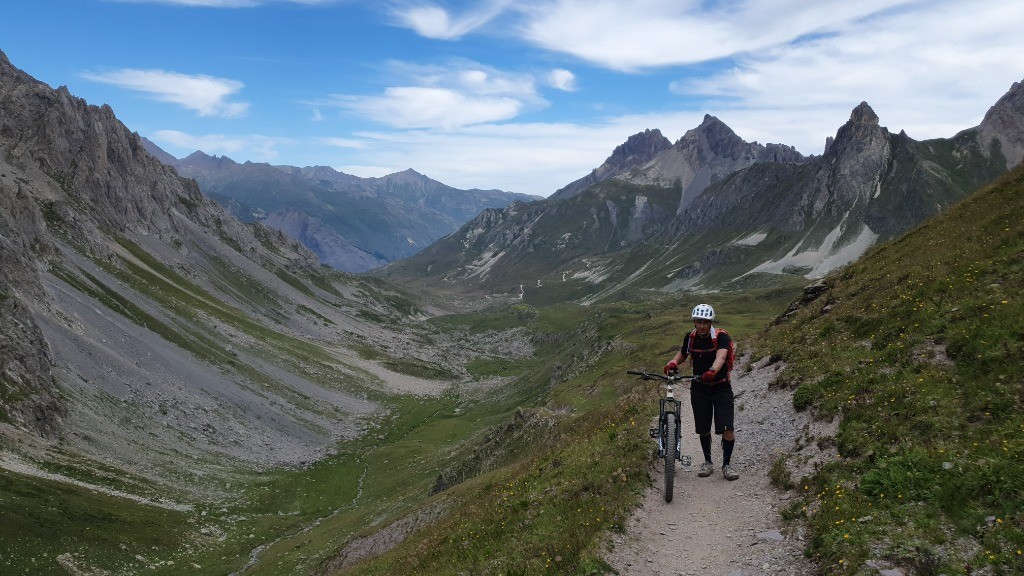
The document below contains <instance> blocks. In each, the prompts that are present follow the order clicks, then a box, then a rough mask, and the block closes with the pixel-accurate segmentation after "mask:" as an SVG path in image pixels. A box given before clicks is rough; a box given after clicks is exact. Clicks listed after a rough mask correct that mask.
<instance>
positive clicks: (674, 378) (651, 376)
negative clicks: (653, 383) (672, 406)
mask: <svg viewBox="0 0 1024 576" xmlns="http://www.w3.org/2000/svg"><path fill="white" fill-rule="evenodd" d="M626 374H633V375H634V376H639V377H640V379H641V380H653V379H655V378H661V379H662V380H664V381H665V382H678V381H680V380H686V379H687V378H689V379H690V380H691V381H692V380H694V379H696V378H700V376H694V375H692V374H686V375H683V374H672V375H670V376H665V375H662V374H657V373H655V374H651V373H650V372H642V371H640V370H626Z"/></svg>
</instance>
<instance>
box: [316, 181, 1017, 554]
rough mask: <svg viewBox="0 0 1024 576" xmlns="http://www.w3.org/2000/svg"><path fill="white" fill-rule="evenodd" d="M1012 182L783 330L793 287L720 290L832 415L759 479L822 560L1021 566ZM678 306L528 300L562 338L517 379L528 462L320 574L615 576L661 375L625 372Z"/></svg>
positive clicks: (467, 487) (802, 311)
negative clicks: (526, 404)
mask: <svg viewBox="0 0 1024 576" xmlns="http://www.w3.org/2000/svg"><path fill="white" fill-rule="evenodd" d="M1022 192H1024V172H1022V171H1020V170H1018V171H1017V172H1015V173H1013V174H1012V175H1009V176H1007V177H1005V178H1004V179H1002V180H1001V181H1000V182H998V183H997V184H995V185H992V186H990V187H987V188H985V189H983V190H981V191H979V192H978V193H976V194H974V195H973V196H971V197H970V198H969V199H968V200H966V201H965V202H963V203H961V204H960V205H958V206H956V207H954V208H953V209H951V210H949V211H948V213H946V214H944V215H941V216H940V217H937V218H935V219H933V220H932V221H930V222H928V223H927V224H925V225H923V226H921V227H920V228H918V229H916V230H914V231H913V232H911V233H909V234H908V235H906V236H905V237H902V238H900V239H898V240H896V241H894V242H890V243H888V244H885V245H883V246H881V247H880V248H878V249H875V250H873V251H872V252H871V253H870V254H869V255H868V256H866V257H865V258H864V259H863V261H862V262H860V263H858V264H856V265H854V266H851V267H849V268H846V269H844V270H842V271H841V272H839V273H837V274H836V275H833V276H832V277H830V278H828V279H827V280H826V282H827V285H828V286H829V287H830V289H829V290H828V291H827V292H825V293H824V294H823V295H821V296H819V297H818V298H817V299H816V300H814V301H812V302H810V303H809V304H806V305H804V306H803V307H801V308H799V309H797V310H796V311H795V312H794V313H792V314H790V315H789V316H787V319H786V320H785V321H783V322H782V323H780V324H779V325H776V326H773V327H770V328H767V329H765V328H763V327H764V326H766V325H768V324H769V323H770V322H771V319H772V317H773V316H774V315H775V314H777V313H779V312H780V311H782V310H784V309H785V304H786V302H788V301H791V300H792V298H793V296H794V291H793V290H792V289H779V290H775V291H771V292H763V291H762V292H747V293H744V294H735V295H732V296H724V295H719V297H720V298H721V299H722V302H721V304H720V313H721V314H723V315H727V316H728V317H729V318H732V319H736V320H738V325H735V326H733V325H731V326H730V330H731V331H732V332H733V333H734V334H737V335H739V337H740V338H742V339H743V341H744V343H745V345H747V344H748V343H749V344H750V345H753V346H755V347H756V348H757V349H758V354H760V355H764V356H769V355H770V356H773V357H774V358H775V359H778V360H782V361H784V362H785V363H786V366H787V368H786V370H785V371H784V372H783V374H782V376H781V377H780V379H779V384H780V385H782V386H791V387H793V388H794V389H795V390H794V404H795V405H796V407H797V408H798V409H802V410H811V411H813V413H814V415H815V416H816V417H818V418H821V419H839V432H838V435H837V436H836V438H835V439H825V440H821V442H822V443H824V444H826V446H823V447H824V448H835V449H837V450H838V454H839V456H838V457H837V458H836V459H835V461H834V462H831V463H828V464H826V465H825V466H823V467H822V468H821V469H820V470H819V471H818V472H816V473H815V474H814V475H813V476H810V477H807V478H795V477H793V476H792V472H791V470H795V469H796V466H795V465H796V464H798V463H799V462H798V460H797V458H799V455H797V456H791V457H789V459H788V460H787V459H786V458H783V459H781V460H780V461H779V462H778V463H777V465H776V466H775V467H773V470H772V474H771V476H772V478H773V481H775V482H776V483H777V484H778V485H779V486H780V487H782V488H787V489H790V490H792V491H793V492H794V493H795V497H794V498H793V500H791V501H792V502H793V504H792V505H791V506H790V507H789V508H788V509H787V510H786V511H785V516H786V517H787V518H789V519H791V520H792V521H793V522H806V523H807V527H808V528H809V532H810V535H811V538H810V539H809V540H808V547H807V550H806V553H807V554H808V555H810V556H812V557H813V558H814V559H815V561H816V562H818V563H819V566H820V568H821V570H822V573H826V574H856V573H859V571H862V570H863V569H864V566H865V562H866V561H867V560H869V559H884V560H886V561H889V562H892V563H894V564H896V565H899V566H904V567H911V568H913V569H914V570H915V573H918V574H954V573H964V571H965V567H967V568H966V570H967V572H971V571H973V570H985V571H986V572H987V573H993V574H1019V573H1021V572H1022V571H1024V557H1022V552H1021V551H1022V550H1024V513H1022V512H1021V510H1024V506H1022V504H1024V502H1022V499H1024V493H1022V489H1021V483H1020V480H1019V479H1020V478H1021V477H1024V469H1022V468H1024V466H1022V464H1021V458H1022V456H1024V411H1022V410H1021V408H1022V406H1021V404H1022V402H1024V378H1022V375H1024V371H1022V370H1021V368H1020V361H1021V356H1022V344H1021V341H1022V331H1024V322H1022V306H1021V301H1020V299H1019V296H1018V295H1019V294H1020V293H1021V290H1022V288H1024V287H1022V286H1021V284H1022V271H1021V262H1022V258H1021V256H1022V255H1024V223H1022V221H1021V217H1020V216H1021V214H1024V210H1022V208H1024V206H1022V205H1021V204H1022V202H1024V194H1022ZM684 300H685V297H682V298H678V299H677V298H675V297H673V298H668V297H666V299H665V300H663V301H658V302H652V301H645V302H634V303H623V302H620V303H617V304H607V305H597V306H592V307H589V308H575V307H574V308H568V307H565V308H557V307H553V308H541V309H538V310H534V309H532V308H529V307H528V306H525V305H520V306H519V310H520V312H521V314H520V315H519V318H520V320H522V321H523V322H524V323H525V324H526V325H529V326H531V328H532V329H533V330H535V331H537V333H538V334H551V335H552V339H551V341H550V342H549V344H550V345H551V346H550V347H551V348H556V349H558V350H559V352H558V353H557V354H556V355H555V356H553V357H549V358H548V359H547V360H545V361H543V362H540V363H539V364H538V365H537V366H536V367H535V370H534V372H532V373H527V374H524V376H523V378H524V379H525V380H520V383H522V382H524V381H529V380H535V381H536V385H537V386H541V385H545V386H546V389H541V390H538V392H539V395H538V396H537V399H536V404H535V405H534V406H533V407H532V408H530V409H529V410H530V411H534V412H538V413H544V414H548V415H552V414H563V417H561V418H557V419H556V418H552V423H551V425H550V428H548V429H544V430H542V431H541V432H540V433H537V432H536V431H535V433H534V435H533V436H531V437H530V438H531V440H532V441H533V442H534V444H533V445H532V446H531V449H532V452H527V454H529V455H528V456H524V457H520V458H518V459H514V462H515V463H514V464H511V465H508V466H505V467H501V468H497V469H495V470H493V471H491V472H489V473H486V474H483V475H481V476H478V477H475V478H472V479H470V480H468V481H466V482H464V483H463V484H460V485H458V486H455V487H453V488H451V489H450V490H449V492H448V493H447V497H448V498H454V499H455V500H457V501H458V504H456V505H455V507H454V509H453V512H452V513H451V514H449V515H448V516H447V517H446V518H445V519H444V520H442V521H441V522H440V523H439V524H437V525H434V526H431V527H428V528H426V529H424V530H422V531H420V532H418V533H416V534H414V535H413V536H412V537H411V538H409V539H408V540H407V541H406V542H404V543H403V544H401V545H400V546H398V547H397V548H396V549H395V550H393V551H392V552H390V553H388V554H385V555H383V556H381V557H379V558H376V559H372V560H368V561H366V562H364V563H362V564H358V565H356V566H354V567H351V568H347V569H345V570H337V567H334V568H335V569H326V567H325V569H324V570H323V573H345V574H349V573H351V574H393V573H402V571H403V570H404V569H408V567H410V566H415V567H416V569H417V570H418V571H422V572H428V571H429V572H433V573H438V574H459V573H466V574H477V573H492V574H534V573H544V572H550V573H559V574H601V573H609V571H610V568H609V567H608V566H606V565H604V564H603V562H602V561H601V560H600V554H599V553H598V551H597V549H596V546H597V544H596V542H598V539H599V535H600V534H602V533H605V532H606V531H608V530H612V531H616V530H622V529H623V523H624V520H625V518H626V517H628V513H629V512H630V510H631V509H632V508H633V507H634V506H636V505H637V503H638V501H639V497H640V495H641V494H642V492H643V490H644V489H645V488H646V487H647V486H648V485H649V483H650V482H651V479H650V477H649V476H648V470H649V468H648V466H649V460H648V458H649V452H648V451H647V450H646V449H645V446H647V444H646V442H649V441H648V440H646V421H647V418H648V417H649V412H650V406H651V403H652V399H653V397H654V396H653V394H654V389H653V388H652V389H642V388H638V387H636V386H635V384H634V383H632V382H630V381H628V380H627V379H625V378H623V377H622V376H621V375H622V373H623V371H624V370H625V369H627V368H631V367H634V368H635V367H637V366H645V365H648V366H649V365H650V363H651V362H652V358H654V359H658V358H661V357H663V356H665V354H666V353H668V352H669V351H670V350H671V349H672V348H673V346H674V345H675V341H674V339H675V337H676V332H677V326H675V325H674V322H675V320H673V317H672V316H673V314H672V310H674V308H673V306H677V305H679V304H680V303H681V302H682V301H684ZM526 312H529V313H526ZM513 314H514V313H513V312H505V313H501V314H498V317H501V316H502V315H504V317H506V318H511V317H512V315H513ZM471 318H472V319H471ZM464 321H465V322H467V323H472V322H482V317H480V316H472V317H466V318H465V319H464ZM491 321H494V320H493V318H492V320H491ZM569 327H574V328H572V329H570V328H569ZM556 334H557V335H558V336H555V335H556ZM822 343H828V345H827V346H826V345H822ZM654 368H656V367H654ZM556 420H557V422H556ZM520 439H522V437H521V438H520ZM570 526H571V527H572V529H571V530H567V529H566V527H570ZM512 531H514V532H515V534H516V538H515V539H510V538H508V534H509V533H510V532H512Z"/></svg>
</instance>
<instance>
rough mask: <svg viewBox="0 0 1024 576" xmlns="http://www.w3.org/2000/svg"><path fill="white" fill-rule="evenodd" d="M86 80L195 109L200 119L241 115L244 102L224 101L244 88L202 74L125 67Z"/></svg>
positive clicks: (229, 81)
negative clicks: (203, 117)
mask: <svg viewBox="0 0 1024 576" xmlns="http://www.w3.org/2000/svg"><path fill="white" fill-rule="evenodd" d="M82 77H84V78H85V79H87V80H91V81H93V82H100V83H103V84H110V85H113V86H117V87H119V88H124V89H126V90H134V91H137V92H142V93H145V94H147V95H149V96H151V97H153V98H155V99H156V100H159V101H161V102H170V103H172V104H178V105H180V106H184V107H185V108H188V109H190V110H195V111H196V112H198V113H199V115H200V116H223V117H227V118H232V117H236V116H242V115H244V114H245V113H246V111H247V110H248V109H249V104H248V103H247V102H230V101H229V100H228V99H229V98H230V97H231V96H233V95H234V94H235V93H236V92H238V91H239V90H241V89H242V88H243V87H244V84H242V83H241V82H239V81H237V80H228V79H225V78H214V77H213V76H206V75H202V74H200V75H191V76H190V75H188V74H180V73H178V72H167V71H164V70H138V69H133V68H125V69H122V70H114V71H111V72H86V73H84V74H82Z"/></svg>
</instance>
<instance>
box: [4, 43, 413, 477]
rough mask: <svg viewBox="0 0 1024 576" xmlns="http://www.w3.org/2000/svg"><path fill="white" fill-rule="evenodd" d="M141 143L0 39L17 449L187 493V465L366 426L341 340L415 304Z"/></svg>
mask: <svg viewBox="0 0 1024 576" xmlns="http://www.w3.org/2000/svg"><path fill="white" fill-rule="evenodd" d="M144 144H145V143H144V141H143V140H142V139H141V138H140V137H139V135H138V134H136V133H132V132H130V131H129V130H128V129H127V128H126V127H125V126H124V125H123V124H122V123H121V122H120V121H118V120H117V118H116V117H115V116H114V113H113V111H112V110H111V109H110V107H108V106H101V107H97V106H92V105H89V104H87V103H86V102H85V101H84V100H82V99H80V98H76V97H75V96H73V95H71V94H70V93H69V92H68V90H67V88H65V87H61V88H58V89H56V90H54V89H52V88H50V87H49V86H47V85H46V84H43V83H42V82H39V81H37V80H35V79H34V78H32V77H31V76H29V75H28V74H26V73H24V72H23V71H21V70H19V69H17V68H15V67H14V66H13V65H12V64H11V63H10V62H9V61H8V60H7V57H6V56H5V55H4V54H3V53H2V52H0V270H2V272H3V273H2V274H0V429H2V430H0V435H2V437H3V441H2V442H0V443H2V444H3V448H4V458H5V459H6V458H7V454H8V452H7V449H8V448H10V447H12V446H15V445H17V448H16V451H17V452H18V453H19V454H20V455H21V457H25V458H28V459H31V460H35V459H37V458H38V459H39V461H46V462H52V461H57V460H60V461H64V462H67V461H76V462H86V461H87V462H89V464H86V465H85V466H86V468H82V470H83V472H82V473H83V474H86V475H88V476H89V477H90V478H95V477H96V476H95V475H91V474H89V473H88V472H85V471H84V470H86V469H87V468H88V469H91V468H96V469H101V470H102V472H100V473H99V475H101V476H103V477H104V478H107V477H113V476H122V477H134V478H145V479H147V482H146V488H139V487H136V488H138V489H139V490H140V492H141V493H145V494H147V495H149V494H151V493H152V492H151V490H152V489H153V488H154V487H156V486H166V485H175V486H178V487H181V488H183V489H184V490H188V486H189V485H190V482H191V476H190V474H191V472H185V471H189V470H203V469H205V470H207V471H211V470H213V469H214V468H220V467H223V469H225V470H226V469H230V468H234V469H236V470H241V469H252V470H255V469H260V468H265V467H269V466H279V465H280V466H291V465H301V464H304V463H308V462H310V461H312V460H315V459H317V458H318V457H320V456H322V455H324V454H325V453H327V452H329V451H331V450H334V449H335V446H336V445H337V442H338V441H339V440H340V439H344V438H350V437H353V436H355V435H357V434H358V433H359V430H360V428H361V426H362V419H363V418H368V417H372V415H374V414H376V413H377V412H378V410H380V409H381V408H380V406H378V405H377V404H375V402H374V401H372V400H368V399H367V397H366V390H367V385H368V383H370V382H371V381H372V376H368V375H367V374H365V373H363V375H362V376H359V377H358V378H357V377H356V376H354V374H356V373H357V372H360V371H361V370H362V369H361V368H357V367H356V366H354V365H352V364H349V363H348V362H349V361H351V358H354V357H356V354H355V353H354V352H347V350H348V349H350V348H352V347H354V346H363V347H365V346H370V345H375V338H377V337H378V335H380V334H382V333H383V330H382V328H381V323H382V322H390V323H395V324H398V323H400V322H403V321H406V320H408V319H409V318H410V317H412V316H416V315H419V314H421V312H419V311H418V309H417V308H416V307H415V305H413V304H412V302H411V300H409V299H408V298H407V297H406V296H405V295H404V294H403V293H401V292H399V291H397V290H395V289H393V288H391V287H389V286H387V285H385V284H384V283H382V282H380V281H379V280H377V279H374V278H365V277H354V276H351V275H347V274H342V273H340V272H336V271H333V270H330V269H326V268H324V267H322V266H321V264H320V262H319V261H318V260H317V258H316V256H315V255H314V254H313V253H312V252H311V251H309V250H308V249H306V248H305V247H304V246H302V245H301V244H299V243H298V242H296V241H294V240H291V239H289V238H287V237H286V236H285V235H284V234H282V233H281V232H279V231H277V230H274V229H271V228H269V227H267V226H265V225H263V224H260V223H254V224H245V223H242V222H240V221H239V220H237V219H236V218H234V217H232V216H231V215H230V214H229V213H227V212H226V211H225V210H224V209H223V208H222V207H221V206H220V205H219V204H217V203H216V202H214V201H213V200H211V199H210V198H208V197H207V196H205V195H204V194H203V193H202V192H201V191H200V189H199V187H198V186H197V185H196V183H195V182H194V181H193V180H191V179H187V178H183V177H181V176H179V175H178V174H177V173H176V172H175V170H174V169H172V168H171V167H169V166H167V165H165V164H164V163H162V162H160V161H159V160H157V159H156V158H155V157H154V156H152V155H151V154H150V153H148V152H147V151H146V147H145V145H144ZM197 160H203V159H198V158H197ZM204 161H205V160H204ZM209 162H210V164H218V163H219V164H224V165H226V164H228V161H227V160H225V159H216V160H214V159H211V160H209ZM207 168H208V169H211V170H213V171H215V172H216V170H217V168H216V166H213V167H210V166H207ZM268 171H271V172H273V173H278V174H281V176H282V177H283V178H290V176H289V175H288V174H286V173H285V172H282V171H280V170H276V169H273V168H270V169H268ZM310 191H311V192H313V191H318V190H317V189H316V188H315V187H312V186H311V188H310ZM312 235H313V236H314V237H316V234H312ZM392 342H394V336H391V337H390V339H389V340H388V341H387V342H383V343H380V344H379V345H377V349H379V350H387V349H388V347H389V346H392V345H393V344H392ZM316 343H322V345H324V346H329V347H330V350H331V352H330V353H327V352H325V351H324V349H323V348H320V347H319V346H320V345H321V344H316ZM409 353H410V350H408V349H407V348H403V350H402V354H403V357H404V356H405V355H407V354H409ZM368 378H369V379H368ZM16 438H17V440H15V439H16ZM24 440H27V441H24ZM76 459H78V460H76ZM5 462H7V460H5ZM214 463H216V464H214ZM56 466H62V465H61V464H57V465H56ZM76 466H77V465H76ZM71 467H75V466H71ZM62 469H64V468H62ZM114 471H120V472H117V473H115V472H114ZM5 472H6V471H5ZM213 473H216V472H213ZM5 478H9V476H5ZM117 486H119V487H124V486H125V484H122V483H120V482H119V483H118V484H117ZM47 489H53V488H47ZM53 490H54V491H55V492H54V493H55V494H56V493H58V490H57V489H53Z"/></svg>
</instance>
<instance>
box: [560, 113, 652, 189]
mask: <svg viewBox="0 0 1024 576" xmlns="http://www.w3.org/2000/svg"><path fill="white" fill-rule="evenodd" d="M671 147H672V142H671V141H669V139H668V138H665V137H664V136H663V135H662V134H661V131H660V130H657V129H655V130H650V129H648V130H644V131H643V132H638V133H636V134H634V135H632V136H630V137H629V138H627V139H626V141H625V142H623V143H622V144H619V145H618V146H616V147H615V150H613V151H612V155H611V156H609V157H608V159H607V160H605V161H604V163H602V164H601V165H600V166H598V167H597V168H594V170H593V171H592V172H591V173H590V174H587V175H586V176H584V177H583V178H580V179H579V180H576V181H574V182H572V183H570V184H568V185H567V186H565V187H564V188H560V189H559V190H558V191H556V192H555V193H554V194H552V195H551V198H552V199H554V200H560V199H564V198H572V197H573V196H575V195H577V194H579V193H580V192H582V191H584V190H586V189H587V188H589V187H590V186H593V185H594V184H597V183H598V182H601V181H602V180H606V179H608V178H612V177H615V176H618V175H621V174H625V173H627V172H629V171H630V170H633V169H635V168H639V167H640V166H643V165H644V164H646V163H648V162H650V161H651V160H653V159H654V158H655V157H656V156H657V155H658V154H661V153H662V152H664V151H665V150H668V149H669V148H671Z"/></svg>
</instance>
